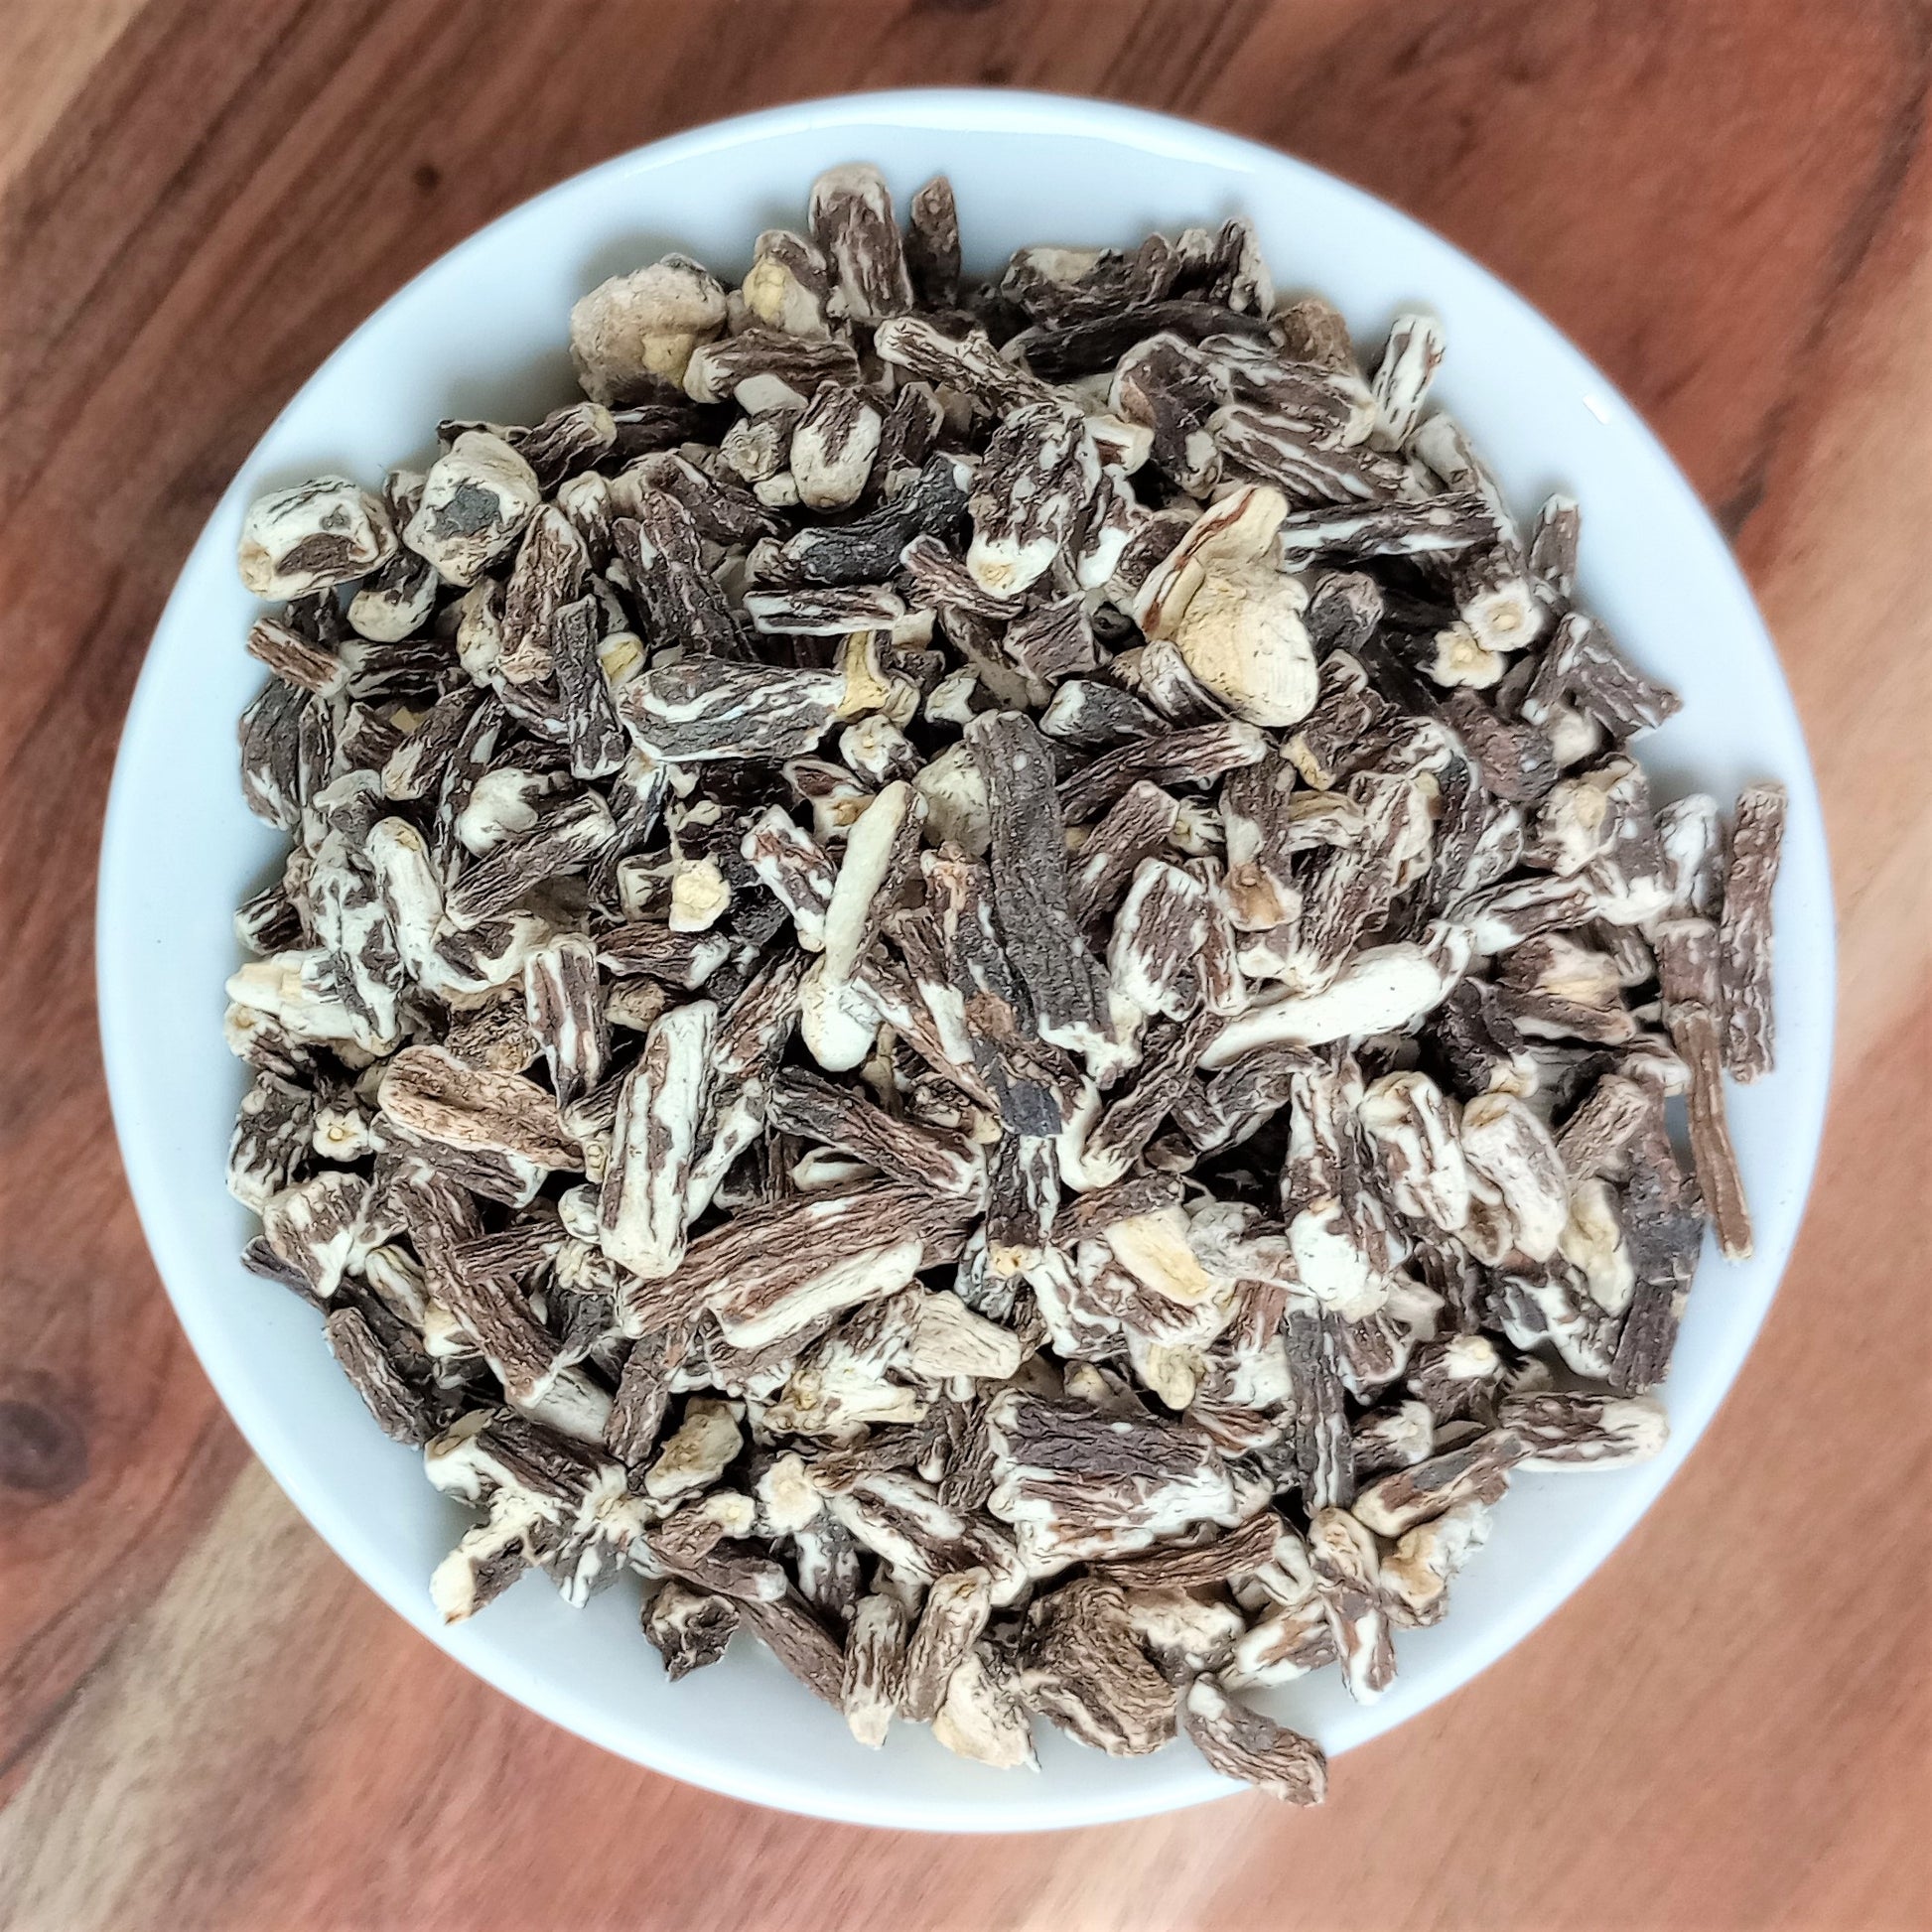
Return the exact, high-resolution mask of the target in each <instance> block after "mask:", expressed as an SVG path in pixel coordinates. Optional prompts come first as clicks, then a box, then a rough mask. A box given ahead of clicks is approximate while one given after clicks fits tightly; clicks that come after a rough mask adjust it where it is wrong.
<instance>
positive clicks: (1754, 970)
mask: <svg viewBox="0 0 1932 1932" xmlns="http://www.w3.org/2000/svg"><path fill="white" fill-rule="evenodd" d="M1784 814H1785V794H1784V787H1783V786H1782V785H1777V784H1759V785H1747V786H1745V788H1744V789H1743V790H1742V791H1741V792H1740V793H1739V794H1738V796H1737V815H1736V818H1735V820H1734V822H1733V823H1732V825H1731V831H1730V864H1729V866H1728V867H1727V868H1726V869H1725V882H1724V924H1723V927H1722V929H1721V932H1720V945H1721V948H1722V958H1721V961H1720V966H1719V977H1720V981H1721V983H1722V986H1723V989H1724V1022H1725V1043H1724V1061H1725V1070H1726V1071H1727V1072H1728V1073H1730V1074H1731V1075H1732V1077H1733V1078H1735V1079H1738V1080H1755V1079H1757V1078H1758V1077H1759V1076H1760V1075H1762V1074H1765V1073H1768V1072H1770V1070H1771V1057H1772V1035H1771V889H1772V887H1773V886H1775V885H1776V884H1777V877H1778V859H1779V856H1780V849H1781V847H1782V844H1783V840H1784Z"/></svg>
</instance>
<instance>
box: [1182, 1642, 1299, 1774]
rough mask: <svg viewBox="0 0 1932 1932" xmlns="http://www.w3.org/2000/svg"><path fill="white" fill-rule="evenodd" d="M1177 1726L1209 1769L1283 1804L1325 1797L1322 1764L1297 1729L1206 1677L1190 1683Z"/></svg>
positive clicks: (1210, 1677)
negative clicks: (1253, 1707)
mask: <svg viewBox="0 0 1932 1932" xmlns="http://www.w3.org/2000/svg"><path fill="white" fill-rule="evenodd" d="M1180 1722H1181V1725H1182V1726H1183V1727H1184V1728H1185V1730H1186V1732H1187V1735H1188V1736H1189V1737H1190V1738H1191V1739H1192V1740H1193V1744H1194V1748H1195V1749H1196V1750H1198V1751H1199V1752H1200V1754H1201V1755H1202V1756H1203V1757H1204V1758H1206V1760H1207V1762H1208V1765H1209V1767H1210V1768H1211V1769H1213V1770H1216V1771H1218V1772H1219V1773H1220V1774H1221V1776H1222V1777H1224V1778H1234V1779H1237V1780H1238V1781H1239V1782H1241V1783H1242V1784H1251V1785H1253V1786H1254V1787H1255V1788H1256V1789H1257V1790H1258V1791H1265V1792H1267V1794H1268V1795H1269V1796H1270V1797H1271V1798H1279V1799H1281V1800H1282V1802H1283V1803H1284V1804H1290V1805H1318V1804H1319V1803H1320V1802H1321V1801H1322V1799H1323V1798H1325V1797H1326V1796H1327V1795H1328V1760H1327V1758H1326V1757H1324V1756H1323V1755H1322V1752H1321V1747H1320V1745H1318V1744H1316V1743H1315V1742H1314V1741H1313V1740H1312V1739H1311V1738H1308V1737H1304V1736H1303V1735H1302V1734H1301V1733H1300V1732H1299V1731H1294V1730H1290V1729H1288V1728H1287V1727H1286V1726H1285V1725H1278V1724H1276V1723H1275V1721H1274V1720H1273V1719H1272V1718H1264V1717H1263V1716H1262V1715H1261V1713H1260V1712H1259V1711H1251V1710H1249V1709H1248V1707H1247V1706H1246V1705H1241V1704H1236V1703H1235V1702H1234V1701H1233V1699H1232V1698H1230V1697H1229V1696H1228V1695H1227V1693H1226V1692H1225V1691H1224V1690H1222V1688H1221V1686H1220V1685H1219V1683H1218V1682H1217V1681H1216V1680H1215V1679H1214V1678H1213V1677H1212V1676H1211V1675H1205V1674H1204V1675H1202V1676H1200V1677H1197V1678H1195V1679H1194V1681H1193V1683H1192V1684H1190V1685H1189V1686H1188V1687H1187V1693H1186V1695H1185V1696H1184V1697H1183V1698H1182V1699H1181V1701H1180Z"/></svg>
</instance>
